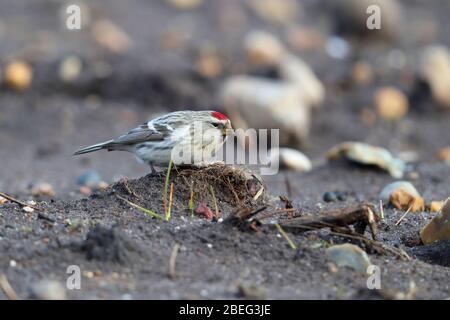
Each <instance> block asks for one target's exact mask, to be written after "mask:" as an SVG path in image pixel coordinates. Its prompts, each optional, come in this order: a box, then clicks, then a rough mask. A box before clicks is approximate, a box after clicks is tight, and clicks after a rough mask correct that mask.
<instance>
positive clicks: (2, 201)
mask: <svg viewBox="0 0 450 320" xmlns="http://www.w3.org/2000/svg"><path fill="white" fill-rule="evenodd" d="M7 202H8V199H6V198H3V197H2V196H0V206H1V205H4V204H5V203H7Z"/></svg>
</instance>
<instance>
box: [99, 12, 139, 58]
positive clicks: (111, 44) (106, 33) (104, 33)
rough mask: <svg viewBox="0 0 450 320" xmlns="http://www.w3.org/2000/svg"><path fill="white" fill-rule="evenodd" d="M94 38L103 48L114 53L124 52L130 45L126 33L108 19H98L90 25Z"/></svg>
mask: <svg viewBox="0 0 450 320" xmlns="http://www.w3.org/2000/svg"><path fill="white" fill-rule="evenodd" d="M92 36H93V38H94V40H95V41H96V42H97V43H98V44H99V45H100V46H102V47H103V48H105V49H107V50H109V51H111V52H112V53H115V54H124V53H125V52H127V51H128V50H129V48H130V46H131V39H130V37H129V36H128V34H127V33H126V32H125V31H124V30H123V29H122V28H120V27H119V26H118V25H116V24H114V23H113V22H112V21H109V20H99V21H97V22H95V24H94V25H93V27H92Z"/></svg>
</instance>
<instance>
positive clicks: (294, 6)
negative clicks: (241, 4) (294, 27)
mask: <svg viewBox="0 0 450 320" xmlns="http://www.w3.org/2000/svg"><path fill="white" fill-rule="evenodd" d="M248 4H249V5H250V8H252V9H253V11H254V12H255V13H256V14H257V15H258V16H259V17H260V18H261V19H263V20H265V21H267V22H270V23H275V24H283V25H288V24H290V23H292V22H293V21H294V20H295V19H296V18H297V16H298V14H299V12H300V11H301V7H300V5H299V3H298V2H297V1H296V0H282V1H280V0H248Z"/></svg>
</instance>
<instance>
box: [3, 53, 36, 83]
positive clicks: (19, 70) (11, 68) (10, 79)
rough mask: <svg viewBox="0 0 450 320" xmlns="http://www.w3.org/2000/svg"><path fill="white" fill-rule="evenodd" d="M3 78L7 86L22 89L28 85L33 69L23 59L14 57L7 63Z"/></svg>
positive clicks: (31, 78)
mask: <svg viewBox="0 0 450 320" xmlns="http://www.w3.org/2000/svg"><path fill="white" fill-rule="evenodd" d="M4 78H5V79H4V80H5V82H6V84H7V85H8V86H9V87H11V88H13V89H16V90H21V91H22V90H25V89H27V88H28V87H29V86H30V84H31V81H32V80H33V70H32V68H31V66H30V65H29V64H28V63H27V62H25V61H24V60H21V59H16V60H13V61H11V62H10V63H8V64H7V66H6V68H5V75H4Z"/></svg>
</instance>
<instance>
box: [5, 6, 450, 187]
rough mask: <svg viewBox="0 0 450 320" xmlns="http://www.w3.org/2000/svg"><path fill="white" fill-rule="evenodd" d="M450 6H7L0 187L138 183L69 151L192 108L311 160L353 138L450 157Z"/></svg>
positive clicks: (140, 170)
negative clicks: (272, 131) (273, 136)
mask: <svg viewBox="0 0 450 320" xmlns="http://www.w3.org/2000/svg"><path fill="white" fill-rule="evenodd" d="M74 4H75V5H77V6H79V8H80V9H81V11H80V13H81V28H80V29H79V30H69V29H68V28H67V25H66V22H67V19H68V18H69V16H70V14H68V13H67V12H66V9H67V7H68V6H69V5H74ZM373 4H376V5H377V8H379V13H380V18H381V22H380V23H381V24H380V25H381V29H379V30H378V29H375V30H370V29H369V28H368V27H367V19H368V18H369V17H371V16H372V15H371V13H367V11H366V10H367V8H368V6H370V5H373ZM449 12H450V2H448V1H445V0H440V1H439V0H434V1H420V0H408V1H406V0H404V1H400V0H399V1H396V0H384V1H383V0H320V1H312V0H303V1H300V0H152V1H144V0H130V1H119V0H108V1H106V0H103V1H102V0H97V1H77V2H75V1H56V0H53V1H51V0H33V1H27V0H15V1H6V0H1V1H0V163H1V166H0V189H1V190H2V191H4V192H9V193H18V192H19V193H23V192H29V190H31V189H32V188H33V187H34V186H36V185H38V184H41V183H49V184H50V185H51V186H52V187H53V189H54V190H55V192H56V194H57V195H58V196H78V195H80V192H81V191H80V190H78V186H77V177H80V175H82V174H83V173H85V172H95V175H97V177H96V178H95V179H98V180H102V181H106V182H107V183H110V182H112V181H114V180H117V179H119V178H120V177H122V176H128V177H138V176H141V175H144V174H146V173H148V172H149V169H148V168H147V167H146V166H142V165H140V164H138V163H136V161H135V160H134V158H133V156H132V155H130V154H126V153H120V152H117V153H114V154H111V153H109V154H108V153H106V152H101V153H96V154H92V155H89V156H84V157H72V153H73V152H74V151H75V150H77V149H79V148H80V147H83V146H86V145H90V144H93V143H97V142H101V141H104V140H108V139H110V138H112V137H115V136H118V135H120V134H122V133H123V132H126V131H128V130H129V129H131V128H133V127H135V126H137V125H139V124H141V123H143V122H145V121H147V120H148V119H150V118H152V117H155V116H158V115H160V114H164V113H166V112H169V111H174V110H185V109H192V110H200V109H217V110H220V111H223V112H225V113H226V114H227V115H228V116H229V117H230V118H231V119H232V121H233V123H234V125H235V127H241V128H250V127H251V128H279V129H280V130H281V132H280V142H281V143H282V146H286V147H291V148H295V149H298V150H301V151H302V152H304V153H305V154H306V155H307V156H309V157H310V159H311V160H312V161H313V163H316V162H318V163H320V161H321V159H323V157H324V154H325V153H326V152H327V150H328V149H329V148H330V147H332V146H334V145H336V144H337V143H340V142H343V141H348V140H351V141H363V142H367V143H371V144H374V145H379V146H383V147H385V148H387V149H389V150H391V151H392V152H394V153H395V154H397V155H399V156H400V157H401V158H403V159H404V160H407V161H409V162H412V163H414V162H420V161H448V162H450V160H449V157H450V155H449V154H450V152H449V151H448V150H449V149H448V148H447V149H445V148H446V147H448V146H450V137H449V135H448V128H449V126H448V123H449V120H450V52H449V47H450V36H449V35H450V22H449V21H448V13H449ZM373 14H375V15H376V14H377V11H375V12H374V13H373ZM372 18H374V19H376V17H375V16H372ZM371 21H372V20H371ZM91 170H94V171H91Z"/></svg>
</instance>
